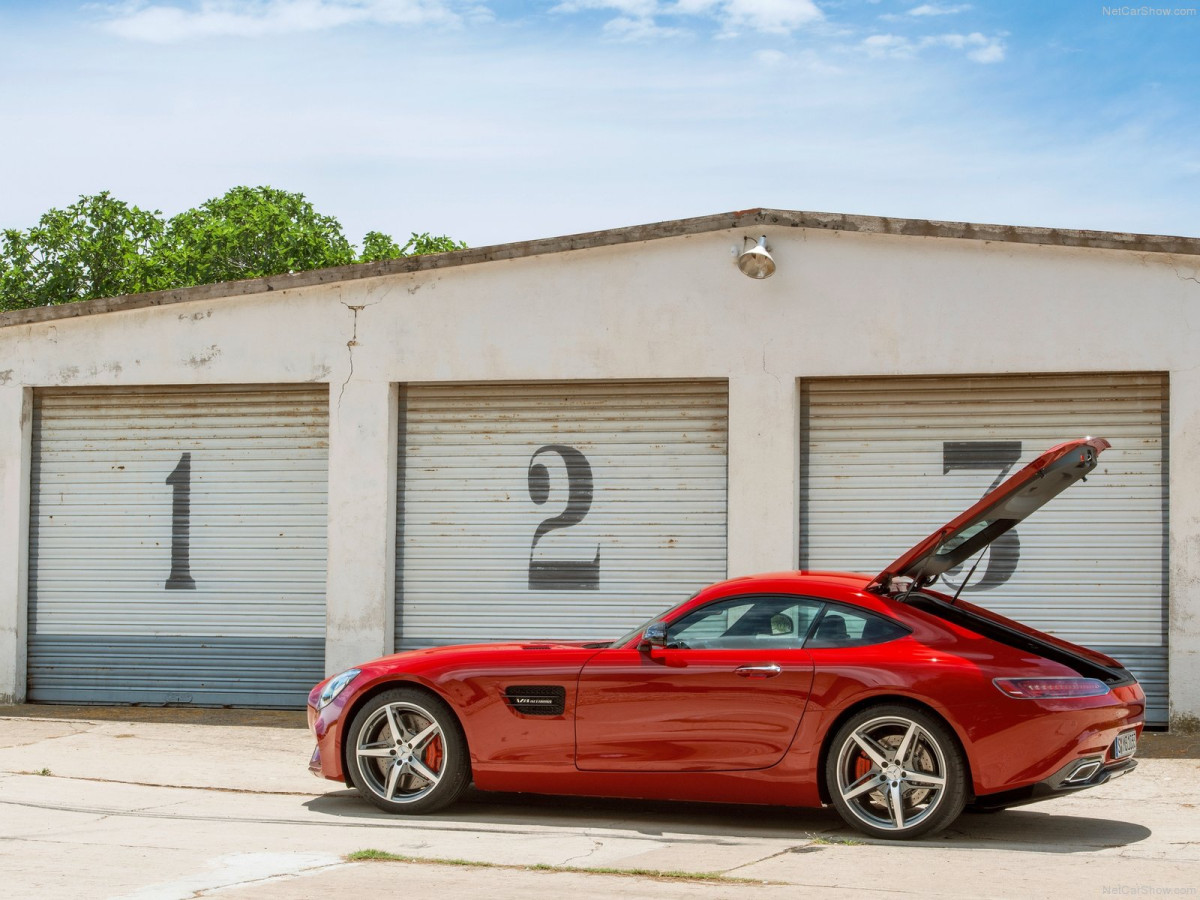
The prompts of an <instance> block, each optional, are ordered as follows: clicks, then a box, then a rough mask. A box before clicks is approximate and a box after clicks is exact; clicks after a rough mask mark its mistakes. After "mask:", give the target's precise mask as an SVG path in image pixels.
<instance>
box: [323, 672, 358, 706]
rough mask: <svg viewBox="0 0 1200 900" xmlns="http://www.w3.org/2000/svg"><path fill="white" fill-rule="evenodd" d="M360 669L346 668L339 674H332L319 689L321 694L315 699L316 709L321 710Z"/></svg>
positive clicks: (342, 689)
mask: <svg viewBox="0 0 1200 900" xmlns="http://www.w3.org/2000/svg"><path fill="white" fill-rule="evenodd" d="M361 671H362V670H361V669H347V670H346V671H345V672H343V673H342V674H341V675H334V676H333V677H332V678H330V679H329V681H327V682H325V687H324V688H322V689H321V696H320V698H319V699H318V700H317V709H318V710H321V709H324V708H325V707H327V706H328V705H329V704H330V703H332V702H333V700H334V698H335V697H336V696H337V695H338V694H340V693H341V692H342V691H344V690H345V689H346V685H348V684H349V683H350V682H352V681H353V680H354V679H355V678H357V677H358V673H359V672H361Z"/></svg>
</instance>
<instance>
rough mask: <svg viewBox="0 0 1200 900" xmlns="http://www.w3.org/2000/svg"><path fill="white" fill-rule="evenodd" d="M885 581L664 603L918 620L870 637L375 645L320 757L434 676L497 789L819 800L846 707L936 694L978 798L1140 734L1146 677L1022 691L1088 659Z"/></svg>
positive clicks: (322, 742)
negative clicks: (981, 622) (748, 647)
mask: <svg viewBox="0 0 1200 900" xmlns="http://www.w3.org/2000/svg"><path fill="white" fill-rule="evenodd" d="M869 584H871V578H870V577H869V576H865V575H855V574H852V573H817V572H813V573H804V572H785V573H775V574H768V575H760V576H754V577H750V578H738V579H733V580H731V581H726V582H722V583H720V584H717V585H713V586H712V587H710V588H707V589H705V590H704V591H702V592H700V593H699V594H698V595H696V596H695V597H694V598H693V599H692V600H690V601H688V602H687V603H684V604H681V605H680V606H678V607H676V608H675V609H674V610H672V611H670V612H669V613H668V614H666V616H665V617H664V618H670V619H672V620H673V619H675V618H678V617H679V616H681V615H684V614H686V613H687V612H688V611H690V610H692V609H695V608H696V607H699V606H703V605H705V604H708V603H711V602H713V601H716V600H719V599H722V598H725V597H733V596H739V595H759V594H770V595H797V596H802V597H812V598H817V599H821V600H824V601H828V602H831V603H835V604H843V605H844V606H845V607H846V608H848V609H855V608H857V609H862V610H866V611H868V612H872V613H875V614H877V615H880V616H883V617H885V618H887V619H890V620H892V621H893V622H895V623H898V624H900V625H902V626H904V628H905V629H907V630H908V631H909V633H908V634H907V635H905V636H903V637H900V638H898V639H895V640H890V641H887V642H885V643H879V644H874V645H871V646H856V647H840V648H831V649H817V648H812V649H805V650H795V649H793V650H786V651H778V650H776V651H771V650H766V649H755V650H752V651H736V650H675V649H666V648H653V649H643V650H639V649H638V639H637V638H634V639H633V640H631V641H630V642H629V643H628V644H626V645H625V646H623V647H609V646H607V645H600V646H597V645H586V644H582V643H552V642H541V643H526V644H516V643H510V644H483V645H474V646H465V647H446V648H434V649H428V650H416V651H410V652H406V653H399V654H396V655H394V656H389V657H385V658H383V659H379V660H375V661H373V662H371V663H367V664H365V665H363V666H362V667H361V673H360V674H359V675H358V676H357V677H356V678H355V679H354V680H353V681H352V682H351V683H350V684H349V686H348V687H347V688H346V689H345V690H343V691H342V692H341V694H339V695H338V696H337V697H336V698H335V699H334V700H333V701H332V702H331V703H330V704H329V705H327V706H326V707H325V708H324V709H322V710H320V711H319V712H318V711H317V709H316V708H315V707H316V703H317V697H318V696H319V694H320V690H321V688H322V687H323V684H324V683H323V684H322V685H318V686H317V687H316V688H314V690H313V693H312V695H311V696H310V707H309V719H310V724H311V725H312V728H313V731H314V733H315V735H316V737H317V750H316V752H315V753H314V755H313V761H312V763H311V764H310V768H312V769H313V771H314V772H315V773H316V774H318V775H321V776H323V777H325V778H329V779H333V780H337V781H344V780H345V770H344V757H343V753H344V747H343V738H344V735H343V726H344V724H345V723H348V721H349V720H350V718H351V717H352V716H353V713H354V710H355V709H357V708H358V707H359V706H360V705H361V704H362V703H363V702H364V701H365V700H366V699H367V698H369V697H370V696H371V694H372V693H373V692H375V691H376V690H378V689H382V688H383V687H385V686H395V685H397V684H411V685H416V686H420V687H423V688H425V689H427V690H429V691H431V692H433V693H435V694H437V695H438V696H439V697H441V698H442V699H443V700H445V702H446V703H447V704H449V706H450V707H451V708H452V709H453V711H454V712H455V714H456V715H457V717H458V719H459V721H460V723H461V724H462V727H463V731H464V732H465V734H466V738H467V743H468V746H469V749H470V759H471V770H472V776H473V779H474V781H475V784H476V786H477V787H479V788H480V789H482V790H502V791H521V792H531V793H549V794H577V795H600V796H619V797H631V798H653V799H679V800H707V801H717V802H738V803H761V804H783V805H795V806H818V805H820V804H821V803H822V802H823V799H824V798H825V797H826V796H827V795H823V791H824V788H823V785H822V760H823V756H822V754H823V750H824V747H825V743H826V740H827V738H828V737H829V736H830V735H831V733H832V731H833V730H835V728H836V726H837V724H838V723H839V721H841V720H842V718H843V717H844V715H845V714H846V713H847V712H848V711H850V710H852V709H855V708H858V707H859V706H860V705H861V704H863V703H869V702H872V701H874V702H878V701H881V700H883V701H886V700H889V699H900V700H905V701H909V702H913V703H918V704H921V705H923V706H925V707H927V708H929V709H931V710H933V711H934V712H935V713H937V714H938V715H939V716H941V717H942V718H943V719H944V720H945V721H946V722H947V723H948V724H949V726H950V727H951V728H952V729H953V730H954V733H955V735H956V736H957V737H958V739H959V742H960V743H961V745H962V748H963V751H964V754H965V756H966V759H967V762H968V766H969V768H970V773H971V784H972V788H973V792H974V794H975V796H976V797H984V796H987V795H1003V794H1004V793H1005V792H1012V791H1016V790H1019V789H1022V788H1028V787H1030V786H1033V785H1037V784H1039V783H1041V782H1044V781H1046V779H1049V778H1050V777H1051V776H1053V775H1054V774H1055V773H1056V772H1059V771H1060V770H1062V769H1063V767H1064V766H1066V765H1067V764H1069V763H1070V762H1071V761H1073V760H1075V759H1078V758H1081V757H1084V756H1089V755H1097V754H1100V755H1104V756H1105V759H1106V760H1108V761H1111V760H1110V759H1109V756H1108V754H1109V753H1110V748H1111V747H1112V745H1113V742H1114V740H1115V739H1116V736H1117V734H1118V733H1119V732H1121V731H1127V730H1130V729H1136V730H1137V731H1138V732H1139V733H1140V731H1141V727H1142V721H1143V712H1144V704H1145V697H1144V695H1143V694H1142V691H1141V688H1140V687H1139V686H1138V685H1137V683H1136V682H1132V679H1130V681H1131V682H1132V683H1130V684H1123V685H1117V686H1115V687H1113V688H1112V689H1111V691H1110V692H1109V693H1107V694H1104V695H1101V696H1094V697H1083V698H1075V699H1067V700H1029V699H1014V698H1011V697H1009V696H1007V695H1005V694H1003V693H1002V692H1001V691H1000V690H999V689H998V688H997V687H996V686H995V685H994V684H993V683H992V682H993V679H994V678H998V677H1004V678H1013V677H1052V676H1075V675H1077V674H1078V673H1077V672H1076V671H1074V670H1072V669H1071V668H1069V667H1068V666H1066V665H1064V664H1062V663H1060V662H1054V661H1051V660H1049V659H1045V658H1042V657H1040V656H1038V655H1036V654H1034V653H1031V652H1029V651H1028V650H1024V649H1017V648H1014V647H1012V646H1008V645H1007V644H1004V643H1001V642H999V641H997V640H993V639H990V638H987V637H983V636H981V635H980V634H977V633H975V632H973V631H971V630H970V629H968V628H965V627H963V626H961V625H958V624H954V623H953V622H949V621H946V620H945V619H942V618H939V617H937V616H935V615H933V614H932V613H930V612H926V611H923V610H921V609H918V608H915V607H913V606H910V605H908V604H906V603H903V602H900V601H899V600H897V599H894V598H891V597H887V596H883V595H879V594H876V593H871V592H869V591H867V590H866V589H867V587H868V585H869ZM926 593H931V592H926ZM943 599H945V600H949V599H950V598H948V597H946V598H943ZM960 606H965V605H963V604H960ZM987 615H988V616H989V617H990V620H991V621H994V622H1001V623H1006V624H1007V625H1009V626H1010V627H1011V626H1016V623H1013V622H1011V621H1010V620H1007V619H1004V617H1002V616H997V615H996V614H994V613H988V614H987ZM1020 629H1022V630H1023V631H1024V632H1025V633H1027V634H1030V635H1035V636H1037V635H1040V632H1036V631H1035V630H1033V629H1028V628H1025V627H1024V626H1020ZM639 637H640V634H639ZM1041 637H1042V638H1044V639H1049V636H1046V635H1041ZM1050 640H1053V639H1050ZM1056 643H1057V644H1058V645H1060V646H1062V647H1063V648H1072V649H1073V650H1075V651H1078V652H1079V653H1080V654H1085V655H1086V654H1091V651H1086V650H1084V649H1083V648H1076V647H1074V645H1071V644H1069V643H1067V642H1065V641H1056ZM1091 657H1092V658H1097V659H1100V660H1107V659H1108V658H1107V657H1104V656H1103V655H1102V654H1091ZM1109 662H1110V663H1111V662H1112V661H1111V660H1109ZM764 663H775V664H777V665H778V666H779V667H780V669H781V671H780V674H779V675H778V676H775V677H770V678H751V677H742V676H739V675H738V674H736V670H737V669H738V668H739V667H742V666H747V665H749V666H759V665H761V664H764ZM514 685H520V686H522V687H526V686H562V687H564V688H565V705H564V708H563V710H562V713H561V714H559V715H526V714H524V713H523V712H521V711H520V710H518V709H516V708H514V707H513V706H512V705H510V704H509V703H508V702H507V701H506V700H505V690H506V688H509V687H512V686H514Z"/></svg>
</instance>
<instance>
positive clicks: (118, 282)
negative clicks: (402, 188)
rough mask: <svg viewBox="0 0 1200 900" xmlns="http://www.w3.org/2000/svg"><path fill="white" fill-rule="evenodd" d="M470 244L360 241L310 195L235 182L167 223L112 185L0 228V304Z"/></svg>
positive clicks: (40, 302)
mask: <svg viewBox="0 0 1200 900" xmlns="http://www.w3.org/2000/svg"><path fill="white" fill-rule="evenodd" d="M466 246H467V245H466V244H464V243H462V242H460V241H455V240H452V239H451V238H449V237H446V236H445V235H441V236H438V237H434V236H432V235H430V234H429V233H428V232H424V233H421V234H417V233H416V232H414V233H413V235H412V237H410V238H409V240H408V242H407V243H405V244H404V246H400V245H399V244H397V243H396V241H395V240H393V239H392V237H391V236H389V235H386V234H383V233H382V232H379V231H369V232H367V234H366V236H365V237H364V238H363V250H362V253H361V254H358V255H356V254H355V252H354V247H352V246H351V244H350V242H349V241H347V240H346V236H345V235H344V234H343V233H342V226H341V224H340V223H339V222H338V220H337V219H335V218H333V217H332V216H325V215H321V214H320V213H318V212H317V211H316V210H315V209H313V206H312V204H311V203H309V202H308V201H307V200H306V199H305V198H304V195H303V194H294V193H290V192H288V191H281V190H277V189H276V188H272V187H265V186H261V187H235V188H233V189H232V190H230V191H228V192H226V193H225V194H224V195H223V196H221V197H215V198H213V199H211V200H208V201H205V202H204V203H203V204H201V205H200V206H199V207H197V208H195V209H190V210H188V211H187V212H183V213H180V214H179V215H177V216H175V217H174V218H172V219H171V220H170V221H169V222H164V221H163V219H162V218H161V213H159V212H157V211H155V212H146V211H145V210H142V209H138V207H136V206H130V205H129V204H127V203H123V202H122V201H120V200H116V199H114V198H113V197H112V196H111V195H110V194H109V193H108V192H107V191H104V192H102V193H100V194H96V195H95V196H92V197H88V196H81V197H80V198H79V201H78V202H77V203H75V204H74V205H72V206H69V207H67V208H66V209H65V210H58V209H51V210H50V211H49V212H47V213H46V214H45V215H44V216H42V218H41V219H40V220H39V221H38V224H37V225H35V226H34V227H33V228H30V229H29V230H28V231H22V230H20V229H12V228H10V229H7V230H5V231H3V232H0V309H23V308H26V307H31V306H45V305H48V304H54V303H70V302H71V301H74V300H89V299H92V298H94V297H113V296H117V295H119V294H132V293H137V292H140V291H153V290H165V289H168V288H176V287H187V286H190V285H196V284H211V283H213V282H218V281H236V280H238V279H242V278H258V277H262V276H267V275H280V274H283V273H286V272H301V271H305V270H308V269H320V268H325V267H328V266H341V265H346V264H348V263H353V262H371V261H375V260H381V259H396V258H398V257H402V256H415V255H417V254H420V253H445V252H447V251H449V250H461V249H464V248H465V247H466Z"/></svg>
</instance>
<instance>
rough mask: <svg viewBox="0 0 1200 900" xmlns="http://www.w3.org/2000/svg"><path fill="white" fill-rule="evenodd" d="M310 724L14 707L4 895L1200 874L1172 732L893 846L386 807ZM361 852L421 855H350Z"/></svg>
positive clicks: (579, 807)
mask: <svg viewBox="0 0 1200 900" xmlns="http://www.w3.org/2000/svg"><path fill="white" fill-rule="evenodd" d="M299 726H300V718H299V717H298V716H296V715H295V714H293V713H255V712H253V711H197V710H155V711H143V710H131V709H116V710H113V709H105V710H100V709H79V708H75V709H73V710H64V709H63V708H58V707H10V708H0V872H2V873H3V878H2V880H0V884H2V885H3V892H4V894H5V896H6V897H14V898H24V897H37V898H57V897H63V898H66V897H71V898H78V897H80V896H83V897H88V898H106V897H121V898H137V900H151V898H164V900H165V898H190V897H208V896H218V895H219V896H221V897H228V898H230V900H240V898H307V897H316V896H319V895H325V896H329V895H331V894H337V895H340V896H350V897H354V896H361V895H367V894H371V895H380V896H382V895H396V896H401V897H404V898H406V900H407V898H417V900H420V898H433V897H441V898H445V897H459V896H464V895H468V894H479V893H483V894H486V896H487V897H488V900H507V898H514V900H515V898H521V900H527V898H530V897H536V896H547V897H551V896H553V897H558V896H561V895H568V894H569V895H571V896H572V897H573V900H591V898H601V897H605V898H607V897H610V896H612V895H616V894H619V895H621V896H623V897H628V898H647V900H649V898H655V900H674V898H713V900H725V898H729V900H741V898H747V900H749V898H754V900H776V898H784V897H787V898H794V897H796V896H797V894H798V892H799V890H803V891H804V892H805V895H806V896H814V897H851V896H854V897H858V896H863V895H872V896H901V895H905V894H919V895H922V896H926V897H953V898H968V897H1011V896H1031V897H1047V896H1062V897H1092V896H1105V895H1114V896H1121V895H1130V896H1141V895H1147V896H1150V895H1153V896H1171V895H1175V896H1187V895H1195V894H1197V893H1198V892H1200V788H1198V787H1197V785H1200V759H1197V758H1196V755H1197V754H1196V753H1194V752H1190V749H1191V747H1192V746H1193V745H1191V744H1189V743H1188V742H1187V741H1186V740H1185V741H1183V742H1180V741H1179V740H1175V741H1174V742H1172V741H1171V740H1170V739H1167V738H1165V736H1164V740H1161V741H1158V740H1156V739H1157V738H1158V737H1159V736H1150V737H1149V738H1148V739H1147V741H1146V742H1145V745H1144V746H1145V749H1146V750H1148V751H1149V752H1150V754H1151V755H1152V756H1154V757H1157V758H1149V759H1144V760H1143V762H1142V764H1141V766H1140V767H1139V768H1138V770H1137V771H1136V772H1134V773H1133V774H1131V775H1129V776H1127V777H1125V778H1121V779H1118V780H1116V781H1114V782H1112V783H1111V784H1108V785H1104V786H1102V787H1100V788H1096V789H1094V790H1092V791H1087V792H1084V793H1081V794H1077V795H1075V796H1072V797H1067V798H1063V799H1059V800H1055V801H1052V802H1048V803H1042V804H1038V805H1034V806H1029V807H1024V808H1021V809H1015V810H1009V811H1006V812H1003V813H999V814H995V815H964V816H963V817H962V818H961V819H960V820H959V821H958V822H957V823H956V824H955V825H954V826H952V827H951V828H950V829H949V830H947V831H945V832H943V833H942V834H940V835H938V836H937V837H935V838H932V839H930V840H926V841H917V842H912V843H906V844H889V843H887V842H881V841H872V840H869V839H866V838H864V837H862V836H861V835H859V834H858V833H857V832H854V831H851V830H850V829H848V828H846V827H845V826H843V825H842V824H841V821H840V820H839V819H838V817H837V816H836V814H835V813H833V812H832V811H830V810H792V809H781V808H766V809H764V808H758V807H737V806H700V805H695V804H669V803H644V802H630V801H592V800H578V799H560V798H545V797H528V796H513V795H489V794H482V793H475V794H472V795H470V796H468V798H467V799H466V800H464V801H463V802H460V803H458V804H457V805H455V806H454V807H452V808H450V809H448V810H446V811H444V812H443V813H441V814H438V815H434V816H427V817H421V818H413V819H406V818H393V817H389V816H386V815H384V814H382V813H380V812H378V811H377V810H375V808H374V807H372V806H370V805H368V804H367V803H365V802H363V801H361V800H360V799H358V797H357V796H356V795H355V794H354V793H353V792H351V791H347V790H346V789H345V788H343V787H342V786H340V785H338V784H334V783H332V782H325V781H320V780H318V779H316V778H314V777H313V776H311V775H309V774H308V772H307V769H306V764H307V761H308V756H309V752H310V751H311V741H310V738H309V736H308V734H307V732H306V731H304V730H303V728H302V727H299ZM367 849H373V850H379V851H384V852H386V853H390V854H394V855H398V856H403V857H407V858H409V859H413V860H418V861H415V862H347V861H346V858H345V857H346V856H347V855H348V854H351V853H354V852H355V851H362V850H367ZM438 860H441V861H444V862H442V863H439V862H437V861H438ZM447 863H449V864H447ZM535 866H539V867H543V868H532V867H535ZM579 869H590V870H596V869H602V870H612V869H618V870H636V871H637V872H638V874H635V875H620V874H609V873H607V872H596V871H578V870H579ZM656 872H658V873H672V872H682V873H693V874H695V873H712V874H714V875H716V876H718V877H716V878H710V879H708V880H701V879H698V878H689V877H683V876H671V877H668V876H666V875H662V876H658V877H656V876H654V875H653V874H652V873H656Z"/></svg>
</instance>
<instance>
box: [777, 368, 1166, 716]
mask: <svg viewBox="0 0 1200 900" xmlns="http://www.w3.org/2000/svg"><path fill="white" fill-rule="evenodd" d="M801 394H802V402H803V416H802V423H803V424H802V428H803V429H804V433H803V434H802V440H801V445H802V473H801V485H802V487H801V523H800V525H801V547H800V558H801V563H802V565H803V566H804V567H806V568H814V569H851V570H854V571H863V572H868V573H872V574H873V573H875V572H878V571H879V570H880V569H881V568H882V567H883V566H884V565H886V564H887V563H889V562H890V561H891V560H893V559H895V558H896V557H897V556H898V555H899V554H900V552H901V551H903V550H904V549H906V548H907V547H909V546H911V545H912V544H913V543H915V542H916V540H917V539H919V538H921V537H924V536H925V535H926V534H928V533H930V532H931V531H933V530H934V529H935V528H937V527H938V526H939V525H942V524H944V523H945V522H946V521H948V520H949V519H950V518H951V517H952V516H953V515H954V514H956V513H958V512H960V511H962V510H963V509H966V508H967V507H968V506H969V505H970V504H971V503H973V502H974V501H975V500H977V499H978V498H979V497H980V496H981V495H982V494H983V493H985V492H986V491H987V490H988V489H990V487H991V485H992V484H993V483H994V482H995V481H996V479H997V478H998V477H1000V476H1001V475H1002V474H1003V473H1008V472H1013V471H1016V470H1017V469H1018V468H1020V467H1021V466H1023V465H1025V464H1026V463H1028V462H1029V461H1030V460H1031V459H1033V458H1034V457H1035V456H1037V455H1038V454H1039V453H1040V452H1042V451H1043V450H1046V449H1048V448H1049V447H1051V446H1053V445H1054V444H1056V443H1058V442H1060V441H1063V440H1066V439H1069V438H1074V437H1082V436H1084V435H1087V434H1091V435H1098V436H1101V437H1105V438H1107V439H1108V440H1109V441H1111V442H1112V445H1113V446H1112V449H1111V450H1108V451H1106V452H1105V453H1104V455H1103V456H1102V457H1101V458H1100V466H1099V468H1098V470H1097V471H1096V473H1095V474H1094V475H1093V476H1092V477H1091V478H1090V479H1089V480H1088V481H1087V483H1086V484H1080V485H1077V486H1076V487H1074V488H1072V489H1071V490H1069V491H1067V492H1066V493H1065V494H1063V495H1062V496H1061V497H1058V498H1056V499H1055V500H1054V502H1052V503H1050V504H1048V505H1047V506H1046V507H1045V508H1044V509H1042V510H1039V511H1038V512H1037V513H1035V514H1034V515H1033V516H1032V517H1031V518H1030V519H1029V520H1028V521H1026V522H1024V523H1023V524H1022V525H1021V526H1020V527H1019V528H1018V529H1016V531H1017V537H1016V538H1014V539H1011V540H1010V541H1009V542H1007V544H1006V545H1005V546H1002V547H1000V549H999V550H997V549H996V547H993V549H992V550H991V551H989V555H988V556H987V557H985V558H984V560H983V561H982V562H981V563H980V565H979V567H978V569H977V570H976V573H975V575H974V577H973V578H972V580H971V583H969V584H968V585H967V587H966V589H965V590H964V593H963V596H964V597H965V598H966V599H968V600H970V601H971V602H973V603H977V604H980V605H983V606H987V607H989V608H991V609H994V610H996V611H997V612H1000V613H1003V614H1004V615H1008V616H1011V617H1013V618H1015V619H1018V620H1020V621H1022V622H1025V623H1027V624H1029V625H1032V626H1034V627H1035V628H1039V629H1042V630H1044V631H1047V632H1050V633H1051V634H1055V635H1058V636H1060V637H1063V638H1066V639H1067V640H1070V641H1075V642H1077V643H1081V644H1084V645H1086V646H1089V647H1093V648H1095V649H1097V650H1100V651H1102V652H1104V653H1108V654H1109V655H1111V656H1113V657H1115V658H1117V659H1119V660H1121V662H1123V663H1124V664H1125V665H1126V666H1127V667H1128V668H1129V669H1130V670H1132V671H1133V672H1134V673H1135V674H1136V675H1137V677H1138V678H1139V680H1141V681H1142V684H1143V686H1144V687H1145V689H1146V693H1147V696H1148V698H1149V712H1148V720H1149V721H1151V722H1152V723H1155V724H1163V723H1165V722H1166V721H1167V716H1168V710H1167V626H1166V622H1167V616H1166V602H1167V601H1166V596H1167V559H1166V553H1167V551H1166V546H1167V545H1166V527H1167V498H1166V490H1165V482H1164V478H1165V472H1166V423H1167V384H1166V377H1165V376H1163V375H1158V374H1146V375H1141V374H1139V375H1127V374H1112V375H1037V376H1024V375H1022V376H1015V375H1014V376H994V377H993V376H988V377H960V378H928V377H923V378H887V379H868V378H864V379H845V380H842V379H838V380H832V379H831V380H814V381H811V382H806V383H805V384H804V385H803V386H802V391H801ZM997 546H999V544H998V545H997ZM961 574H962V573H961V572H960V573H959V576H961ZM949 583H950V584H951V591H953V589H954V587H955V586H956V585H957V584H958V581H957V578H955V577H953V576H952V577H951V578H950V579H949ZM940 587H941V588H942V589H944V588H945V586H944V585H940Z"/></svg>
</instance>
